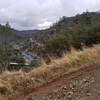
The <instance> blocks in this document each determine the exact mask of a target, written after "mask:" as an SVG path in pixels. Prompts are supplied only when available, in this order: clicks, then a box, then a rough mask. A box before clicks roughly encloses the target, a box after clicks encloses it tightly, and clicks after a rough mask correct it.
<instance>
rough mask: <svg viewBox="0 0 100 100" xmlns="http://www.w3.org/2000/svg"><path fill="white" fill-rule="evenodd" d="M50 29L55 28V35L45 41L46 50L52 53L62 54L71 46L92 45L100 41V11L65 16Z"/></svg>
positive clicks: (79, 47) (78, 47) (80, 47)
mask: <svg viewBox="0 0 100 100" xmlns="http://www.w3.org/2000/svg"><path fill="white" fill-rule="evenodd" d="M48 30H49V31H50V30H54V37H53V38H51V37H50V38H49V39H48V41H46V42H45V48H46V51H48V52H49V53H51V54H52V53H56V54H58V55H59V53H60V55H61V52H64V51H68V50H70V48H71V47H74V48H76V49H82V47H83V46H92V45H93V44H97V43H100V13H99V12H85V13H83V14H81V15H76V16H74V17H69V18H67V17H63V18H61V20H60V21H59V22H58V23H56V24H54V25H53V26H52V27H51V28H50V29H48ZM52 32H53V31H52Z"/></svg>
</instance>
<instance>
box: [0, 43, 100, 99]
mask: <svg viewBox="0 0 100 100" xmlns="http://www.w3.org/2000/svg"><path fill="white" fill-rule="evenodd" d="M96 61H97V62H99V61H100V45H95V46H94V47H92V48H87V49H84V50H83V51H75V50H74V49H72V51H71V52H70V53H69V54H67V55H65V56H64V57H62V58H60V59H56V60H53V61H52V63H51V64H50V65H46V64H44V65H42V66H41V67H39V68H36V69H33V70H32V71H31V72H29V73H24V72H22V71H19V72H8V71H6V72H4V73H3V74H1V75H0V93H2V95H1V96H0V100H1V99H2V100H4V99H5V100H6V98H4V96H3V95H5V97H6V96H7V97H8V96H9V95H10V94H11V95H18V96H19V95H22V94H24V93H27V92H28V91H30V90H31V88H36V87H39V86H41V85H43V84H47V83H48V82H51V81H53V80H54V79H57V78H59V77H61V76H63V75H64V74H67V73H70V72H73V71H77V70H79V69H80V68H82V67H84V65H87V64H89V63H93V62H96Z"/></svg>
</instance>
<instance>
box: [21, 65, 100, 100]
mask: <svg viewBox="0 0 100 100" xmlns="http://www.w3.org/2000/svg"><path fill="white" fill-rule="evenodd" d="M96 66H97V65H95V64H94V65H91V66H90V67H89V68H88V69H84V70H81V71H79V72H76V73H72V74H71V75H70V76H66V77H64V78H62V79H61V80H59V81H56V82H53V83H51V84H49V85H47V86H44V87H42V88H40V89H38V90H37V91H34V92H33V93H31V94H29V95H28V96H25V97H23V98H21V100H100V65H98V67H96Z"/></svg>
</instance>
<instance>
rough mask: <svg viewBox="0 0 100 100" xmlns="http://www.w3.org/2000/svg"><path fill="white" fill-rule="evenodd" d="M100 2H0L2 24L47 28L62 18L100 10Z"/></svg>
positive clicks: (18, 0)
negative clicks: (86, 11) (7, 22)
mask: <svg viewBox="0 0 100 100" xmlns="http://www.w3.org/2000/svg"><path fill="white" fill-rule="evenodd" d="M99 6H100V0H0V23H1V24H4V23H6V21H9V22H10V24H11V26H12V27H13V28H16V29H19V30H22V29H37V28H47V27H48V26H49V25H51V24H52V23H53V22H56V20H58V19H59V17H61V16H72V15H75V14H77V13H82V12H83V11H85V10H86V9H88V10H89V11H96V10H99Z"/></svg>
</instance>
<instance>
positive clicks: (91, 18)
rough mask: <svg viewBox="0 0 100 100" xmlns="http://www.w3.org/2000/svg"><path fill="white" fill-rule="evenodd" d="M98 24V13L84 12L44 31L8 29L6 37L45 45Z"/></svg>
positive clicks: (15, 40) (10, 39) (99, 17)
mask: <svg viewBox="0 0 100 100" xmlns="http://www.w3.org/2000/svg"><path fill="white" fill-rule="evenodd" d="M99 24H100V13H99V12H84V13H82V14H78V15H76V16H73V17H65V16H64V17H62V18H61V19H60V20H59V21H58V22H57V23H54V24H53V25H52V26H51V27H50V28H48V29H45V30H24V31H18V30H15V29H9V30H10V33H9V35H7V38H8V40H9V41H13V42H18V41H21V40H22V41H23V40H25V39H28V38H33V40H35V41H37V42H40V43H45V42H46V41H48V40H50V39H53V38H55V37H57V36H59V35H62V34H64V33H68V32H69V33H70V31H75V30H76V29H78V28H79V29H81V28H86V27H94V26H96V25H99ZM2 28H5V26H2V25H0V40H2V39H3V38H4V37H3V33H2Z"/></svg>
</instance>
